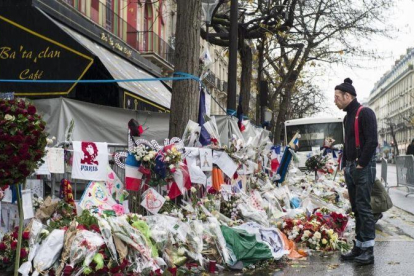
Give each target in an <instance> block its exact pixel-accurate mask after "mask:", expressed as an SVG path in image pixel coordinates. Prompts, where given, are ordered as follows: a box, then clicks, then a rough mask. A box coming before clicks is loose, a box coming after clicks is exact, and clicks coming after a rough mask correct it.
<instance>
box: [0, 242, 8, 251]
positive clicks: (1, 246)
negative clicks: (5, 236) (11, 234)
mask: <svg viewBox="0 0 414 276" xmlns="http://www.w3.org/2000/svg"><path fill="white" fill-rule="evenodd" d="M6 249H7V245H6V244H5V243H4V242H2V243H0V251H4V250H6Z"/></svg>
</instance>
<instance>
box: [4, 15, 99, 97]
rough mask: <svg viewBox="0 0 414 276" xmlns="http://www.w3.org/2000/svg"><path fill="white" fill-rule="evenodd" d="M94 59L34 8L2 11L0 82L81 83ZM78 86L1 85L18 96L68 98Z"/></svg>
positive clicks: (56, 84) (64, 84) (69, 84)
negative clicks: (68, 81) (1, 80)
mask: <svg viewBox="0 0 414 276" xmlns="http://www.w3.org/2000/svg"><path fill="white" fill-rule="evenodd" d="M93 61H94V56H93V55H92V54H91V53H90V52H89V51H87V50H86V49H85V48H84V47H83V46H82V45H81V44H79V43H78V42H77V41H76V40H75V39H74V38H73V37H71V36H70V35H69V34H67V33H66V32H65V31H63V30H62V29H61V28H60V27H59V26H57V25H56V24H55V23H53V21H51V20H50V19H49V18H48V17H47V16H46V15H44V14H43V13H42V12H41V11H39V10H38V9H37V8H34V7H24V8H22V7H20V8H16V7H15V8H2V9H1V10H0V79H8V80H54V81H56V80H80V79H81V78H82V76H83V75H84V74H85V73H86V71H87V70H88V69H89V67H90V66H91V65H92V63H93ZM75 86H76V83H58V82H51V83H21V82H20V83H19V82H11V83H10V82H5V83H0V92H15V95H17V96H58V95H67V94H69V93H70V91H71V90H72V89H73V88H74V87H75Z"/></svg>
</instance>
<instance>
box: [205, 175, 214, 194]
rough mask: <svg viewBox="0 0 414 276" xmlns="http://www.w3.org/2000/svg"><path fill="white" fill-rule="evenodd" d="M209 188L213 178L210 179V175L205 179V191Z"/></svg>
mask: <svg viewBox="0 0 414 276" xmlns="http://www.w3.org/2000/svg"><path fill="white" fill-rule="evenodd" d="M211 186H213V178H212V176H211V175H210V176H208V177H207V181H206V187H207V190H208V189H209V188H210V187H211Z"/></svg>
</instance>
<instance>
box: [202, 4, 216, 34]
mask: <svg viewBox="0 0 414 276" xmlns="http://www.w3.org/2000/svg"><path fill="white" fill-rule="evenodd" d="M218 3H219V0H201V9H202V10H203V14H204V22H205V23H206V32H207V35H206V40H207V42H208V27H209V26H210V24H211V19H212V18H213V12H214V10H215V9H216V7H217V5H218Z"/></svg>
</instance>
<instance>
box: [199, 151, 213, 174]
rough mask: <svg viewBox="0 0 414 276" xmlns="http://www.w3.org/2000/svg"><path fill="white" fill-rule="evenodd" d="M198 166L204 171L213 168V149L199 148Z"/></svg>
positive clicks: (209, 170)
mask: <svg viewBox="0 0 414 276" xmlns="http://www.w3.org/2000/svg"><path fill="white" fill-rule="evenodd" d="M200 166H201V169H202V170H203V171H205V172H211V171H212V170H213V151H212V150H211V149H200Z"/></svg>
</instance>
